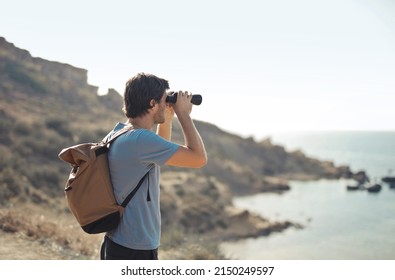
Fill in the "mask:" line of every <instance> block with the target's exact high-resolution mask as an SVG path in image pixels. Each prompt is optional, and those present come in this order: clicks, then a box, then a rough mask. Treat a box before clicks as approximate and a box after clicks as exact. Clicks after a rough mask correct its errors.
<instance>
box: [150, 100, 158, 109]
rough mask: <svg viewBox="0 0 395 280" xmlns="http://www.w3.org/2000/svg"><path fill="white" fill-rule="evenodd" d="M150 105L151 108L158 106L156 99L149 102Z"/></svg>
mask: <svg viewBox="0 0 395 280" xmlns="http://www.w3.org/2000/svg"><path fill="white" fill-rule="evenodd" d="M149 104H150V106H151V108H154V107H155V105H156V101H155V99H151V101H150V102H149Z"/></svg>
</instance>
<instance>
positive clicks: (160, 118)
mask: <svg viewBox="0 0 395 280" xmlns="http://www.w3.org/2000/svg"><path fill="white" fill-rule="evenodd" d="M166 97H167V93H166V92H164V93H163V96H162V98H161V99H160V102H159V103H157V106H158V109H157V111H156V113H155V115H154V122H155V124H160V123H164V122H165V113H166V106H167V104H166Z"/></svg>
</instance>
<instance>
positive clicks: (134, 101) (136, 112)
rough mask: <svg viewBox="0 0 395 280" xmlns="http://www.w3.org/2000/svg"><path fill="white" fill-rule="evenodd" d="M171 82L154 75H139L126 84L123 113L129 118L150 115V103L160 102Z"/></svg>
mask: <svg viewBox="0 0 395 280" xmlns="http://www.w3.org/2000/svg"><path fill="white" fill-rule="evenodd" d="M167 89H169V82H168V81H167V80H165V79H161V78H158V77H156V76H154V75H152V74H146V73H138V74H137V75H136V76H134V77H132V78H130V79H129V80H128V81H127V82H126V88H125V93H124V97H123V108H122V110H123V112H124V113H125V115H126V117H128V118H136V117H140V116H143V115H145V114H146V113H148V109H150V108H152V106H151V104H150V101H151V100H152V99H154V100H155V101H156V102H160V100H161V98H162V96H163V94H164V93H165V91H166V90H167Z"/></svg>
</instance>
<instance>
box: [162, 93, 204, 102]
mask: <svg viewBox="0 0 395 280" xmlns="http://www.w3.org/2000/svg"><path fill="white" fill-rule="evenodd" d="M177 94H178V92H175V91H171V92H170V93H169V95H168V96H167V97H166V102H167V103H173V104H175V103H176V102H177ZM202 100H203V98H202V96H201V95H200V94H193V95H192V98H191V103H192V104H193V105H200V104H202Z"/></svg>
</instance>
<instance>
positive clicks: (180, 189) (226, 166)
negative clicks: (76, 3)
mask: <svg viewBox="0 0 395 280" xmlns="http://www.w3.org/2000/svg"><path fill="white" fill-rule="evenodd" d="M97 90H98V88H97V87H96V86H92V85H89V84H88V83H87V70H85V69H80V68H77V67H74V66H71V65H68V64H64V63H59V62H53V61H47V60H45V59H42V58H35V57H32V56H31V55H30V54H29V52H28V51H26V50H22V49H19V48H17V47H15V46H14V45H13V44H12V43H9V42H7V41H6V39H5V38H2V37H0V155H1V156H0V206H2V207H12V205H14V204H15V203H20V202H32V203H34V204H37V205H46V206H50V207H54V208H55V209H65V208H66V206H65V204H64V199H63V196H64V193H63V187H64V182H65V180H66V178H67V176H68V172H69V166H67V165H66V164H65V163H63V162H61V161H60V160H59V159H58V158H57V155H58V153H59V151H60V150H61V149H62V148H63V147H66V146H70V145H73V144H76V143H79V142H91V141H98V140H100V139H102V137H103V136H105V135H106V134H107V132H108V131H110V130H111V129H112V128H113V126H114V124H115V123H116V122H118V121H124V120H125V119H126V118H125V116H124V115H123V113H122V112H121V106H122V98H121V95H120V94H119V93H117V92H116V91H115V90H113V89H109V92H108V94H107V95H104V96H99V95H98V94H97ZM203 106H204V105H203ZM203 109H204V108H203ZM196 126H197V127H198V130H199V131H200V133H201V135H202V138H203V140H204V142H205V145H206V149H207V152H208V157H209V162H208V165H207V166H206V167H204V168H202V169H199V170H190V169H184V168H170V167H165V168H163V169H162V170H163V176H162V186H161V187H162V215H163V220H164V224H165V225H175V224H178V225H182V226H183V227H185V228H187V229H188V228H189V229H192V230H194V231H198V232H207V231H210V230H220V231H224V230H225V229H227V228H228V229H229V228H232V219H234V218H235V217H236V219H239V218H240V217H243V215H245V213H244V214H243V213H241V214H240V213H239V214H235V213H238V212H237V211H236V212H235V211H234V209H233V208H232V207H233V206H232V197H233V196H234V195H245V194H252V193H257V192H264V191H276V192H278V191H286V190H288V189H289V187H288V185H287V180H288V179H290V178H340V177H351V176H353V174H352V172H351V171H350V170H349V168H348V167H335V166H334V165H333V163H331V162H321V161H318V160H315V159H312V158H308V157H306V156H305V155H304V154H303V153H302V152H301V151H295V152H288V151H286V150H285V149H284V148H283V147H281V146H278V145H273V144H272V143H271V142H270V139H266V140H264V141H262V142H256V141H254V140H253V139H252V138H242V137H240V136H237V135H233V134H230V133H227V132H224V131H223V130H221V129H220V128H218V127H217V126H215V125H212V124H209V123H205V122H199V121H198V122H196ZM173 127H174V131H173V138H174V141H176V142H179V143H182V139H183V137H182V132H181V130H180V127H179V125H178V122H177V121H176V120H175V121H174V126H173ZM59 201H60V203H59ZM232 209H233V210H232ZM232 217H233V218H232ZM237 217H238V218H237ZM238 223H240V221H239V222H238ZM280 228H281V227H280ZM245 235H249V233H245Z"/></svg>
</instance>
